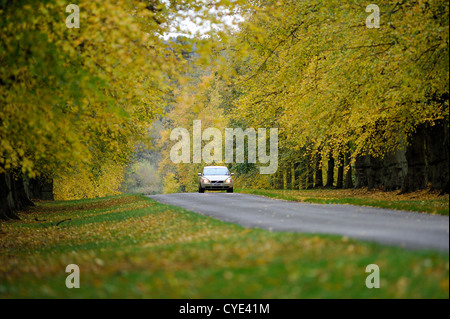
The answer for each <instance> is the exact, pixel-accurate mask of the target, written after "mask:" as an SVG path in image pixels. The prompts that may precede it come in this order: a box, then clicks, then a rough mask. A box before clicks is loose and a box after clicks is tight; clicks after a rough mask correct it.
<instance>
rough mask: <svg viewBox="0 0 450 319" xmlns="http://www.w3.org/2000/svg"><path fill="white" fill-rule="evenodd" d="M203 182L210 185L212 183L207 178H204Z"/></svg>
mask: <svg viewBox="0 0 450 319" xmlns="http://www.w3.org/2000/svg"><path fill="white" fill-rule="evenodd" d="M202 181H203V183H206V184H209V183H211V181H210V180H209V179H207V178H204V177H203V179H202Z"/></svg>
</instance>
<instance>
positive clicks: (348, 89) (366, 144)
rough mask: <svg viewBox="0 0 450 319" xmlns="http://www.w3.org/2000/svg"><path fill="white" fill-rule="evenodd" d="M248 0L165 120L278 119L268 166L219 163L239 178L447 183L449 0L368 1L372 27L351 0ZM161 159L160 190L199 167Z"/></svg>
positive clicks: (189, 182)
mask: <svg viewBox="0 0 450 319" xmlns="http://www.w3.org/2000/svg"><path fill="white" fill-rule="evenodd" d="M256 3H257V5H256V6H255V7H253V8H252V9H251V10H247V11H245V13H244V15H245V21H244V22H243V23H242V24H241V25H240V29H239V31H238V32H235V33H234V34H233V38H232V39H231V40H230V42H229V43H228V44H226V45H224V46H223V47H222V49H221V50H219V51H217V54H216V56H215V58H214V59H215V61H216V62H217V66H216V67H215V68H213V69H212V71H211V70H210V72H209V73H208V74H209V78H208V77H205V76H204V77H203V78H198V79H197V81H198V83H197V84H195V85H193V87H192V88H190V89H188V90H186V89H185V90H184V91H181V92H180V95H179V98H180V101H181V102H177V103H176V104H175V105H174V109H173V110H172V113H169V118H170V121H169V122H168V123H169V124H168V129H169V130H170V129H171V128H173V127H177V126H180V125H181V126H183V125H184V126H183V127H186V128H187V127H189V125H191V126H192V119H193V118H195V119H204V120H205V123H212V125H211V124H209V126H212V127H217V128H224V127H241V128H243V129H245V128H249V127H252V128H272V127H277V128H278V129H279V140H280V141H279V154H280V158H279V169H278V172H277V173H276V174H274V175H273V176H263V175H259V174H257V169H256V165H254V164H235V165H230V168H232V169H233V170H234V171H235V172H237V173H238V175H241V176H242V178H241V179H240V181H241V183H240V185H241V187H261V188H279V189H283V188H285V189H286V188H289V189H299V188H300V189H302V188H312V187H336V188H353V187H358V188H359V187H368V188H381V189H384V190H399V189H401V190H402V191H403V192H410V191H415V190H418V189H424V188H427V187H431V189H437V190H440V191H442V192H447V193H448V189H449V188H448V187H449V186H448V177H449V172H448V168H449V161H448V160H449V154H448V147H449V141H448V117H449V115H448V114H449V104H448V83H449V76H448V75H449V73H448V72H449V71H448V70H449V65H448V63H449V58H448V57H449V51H448V49H449V29H448V23H449V20H448V17H449V15H448V13H449V5H448V2H446V1H443V0H437V1H392V0H391V1H378V2H377V5H378V6H379V9H380V25H379V28H369V27H368V26H367V24H366V20H367V18H368V17H369V15H370V12H366V6H367V4H364V3H363V2H361V1H351V0H347V1H341V0H336V1H334V0H331V1H325V2H317V1H312V0H311V1H309V0H304V1H257V2H256ZM369 18H370V17H369ZM205 81H207V82H208V85H203V83H204V82H205ZM203 87H205V88H204V89H203ZM186 92H187V93H186ZM182 114H183V115H182ZM181 115H182V116H181ZM208 117H209V118H210V120H208ZM174 124H175V125H174ZM205 126H208V125H205ZM164 140H168V137H167V136H166V138H165V139H164ZM165 147H166V148H167V145H166V146H165ZM167 153H168V151H167ZM165 158H166V161H164V160H163V164H162V167H163V169H162V172H168V171H170V168H172V170H171V172H170V176H169V175H168V177H167V179H166V182H167V183H168V184H170V185H174V184H176V183H178V186H179V187H178V188H177V187H169V189H172V190H173V191H179V190H191V191H192V190H194V188H195V172H196V169H197V170H198V168H192V165H186V164H177V165H175V167H174V165H169V164H170V163H169V162H168V161H167V158H168V154H166V156H165ZM198 166H199V167H201V165H198ZM189 176H191V177H189Z"/></svg>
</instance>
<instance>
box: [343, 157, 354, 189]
mask: <svg viewBox="0 0 450 319" xmlns="http://www.w3.org/2000/svg"><path fill="white" fill-rule="evenodd" d="M344 163H345V167H346V168H347V172H346V174H345V182H344V187H345V188H353V178H352V164H351V157H350V152H346V153H345V161H344Z"/></svg>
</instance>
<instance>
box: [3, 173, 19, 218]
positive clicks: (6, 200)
mask: <svg viewBox="0 0 450 319" xmlns="http://www.w3.org/2000/svg"><path fill="white" fill-rule="evenodd" d="M15 211H16V207H15V205H14V199H13V193H12V191H11V175H10V174H8V173H2V174H0V219H19V216H18V215H17V214H16V213H15Z"/></svg>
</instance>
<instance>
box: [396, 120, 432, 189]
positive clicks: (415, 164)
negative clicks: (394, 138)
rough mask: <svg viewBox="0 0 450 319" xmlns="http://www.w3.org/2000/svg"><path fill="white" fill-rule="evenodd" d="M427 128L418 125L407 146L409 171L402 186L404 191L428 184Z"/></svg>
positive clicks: (422, 187) (420, 187)
mask: <svg viewBox="0 0 450 319" xmlns="http://www.w3.org/2000/svg"><path fill="white" fill-rule="evenodd" d="M425 138H426V130H425V127H424V125H421V126H418V127H417V130H416V132H415V133H414V134H413V135H412V136H411V137H410V139H409V144H408V146H407V148H406V160H407V161H408V172H407V174H406V177H405V181H404V183H403V187H402V193H408V192H413V191H415V190H418V189H424V188H425V187H426V186H427V182H428V178H427V169H426V156H425Z"/></svg>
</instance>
